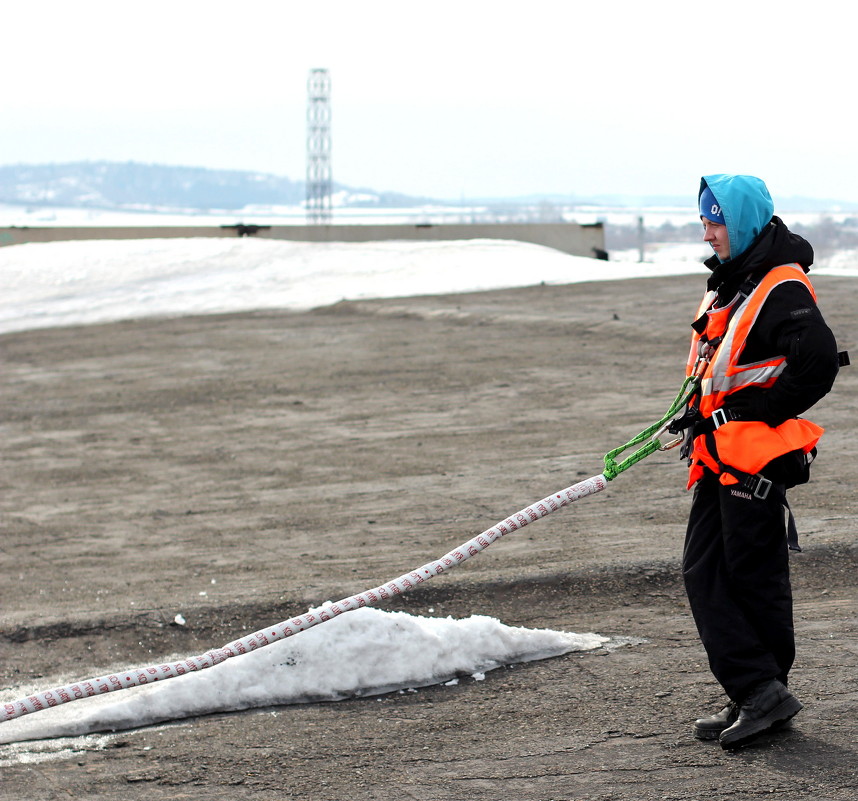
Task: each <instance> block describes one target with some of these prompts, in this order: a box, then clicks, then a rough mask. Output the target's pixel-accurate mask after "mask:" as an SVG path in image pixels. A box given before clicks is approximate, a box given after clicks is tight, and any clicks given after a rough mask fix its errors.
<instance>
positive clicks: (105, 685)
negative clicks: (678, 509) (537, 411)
mask: <svg viewBox="0 0 858 801" xmlns="http://www.w3.org/2000/svg"><path fill="white" fill-rule="evenodd" d="M607 486H608V480H607V479H606V478H605V476H604V475H597V476H593V477H592V478H588V479H586V480H584V481H579V482H578V483H577V484H573V485H572V486H571V487H567V488H566V489H564V490H561V491H560V492H556V493H554V494H552V495H548V496H547V497H545V498H543V499H542V500H541V501H537V502H536V503H534V504H531V505H530V506H528V507H526V508H524V509H522V510H521V511H520V512H516V513H515V514H514V515H512V516H510V517H508V518H506V520H502V521H501V522H499V523H497V524H495V525H494V526H492V527H491V528H490V529H487V530H486V531H484V532H483V533H482V534H478V535H477V536H476V537H474V538H473V539H470V540H468V541H467V542H465V543H463V544H462V545H460V546H459V547H458V548H455V549H454V550H452V551H450V552H449V553H447V554H445V555H444V556H442V557H441V558H440V559H436V560H435V561H434V562H428V563H427V564H425V565H423V566H422V567H418V568H417V569H416V570H412V571H411V572H409V573H404V574H403V575H401V576H399V578H395V579H393V580H392V581H388V582H387V583H385V584H382V585H380V586H378V587H374V588H373V589H371V590H365V591H364V592H362V593H359V594H358V595H352V596H351V597H349V598H344V599H343V600H341V601H337V602H336V603H334V604H330V605H326V606H324V607H317V608H315V609H311V610H310V611H309V612H307V613H306V614H304V615H300V616H298V617H294V618H291V619H289V620H285V621H283V622H282V623H278V624H277V625H274V626H271V627H269V628H265V629H260V630H259V631H257V632H254V633H253V634H250V635H248V636H247V637H242V638H241V639H240V640H235V641H234V642H231V643H229V644H228V645H225V646H224V647H223V648H218V649H215V650H212V651H208V652H206V653H205V654H202V655H201V656H194V657H190V658H188V659H183V660H182V661H180V662H173V663H167V664H161V665H150V666H149V667H144V668H134V669H132V670H125V671H122V672H120V673H112V674H110V675H108V676H100V677H98V678H93V679H87V680H86V681H80V682H77V683H75V684H70V685H64V686H61V687H55V688H54V689H53V690H48V691H46V692H42V693H36V694H35V695H29V696H27V697H26V698H21V699H19V700H17V701H12V702H10V703H4V704H3V710H2V717H0V721H6V720H12V719H13V718H18V717H21V716H23V715H28V714H30V713H31V712H38V711H39V710H41V709H46V708H48V707H51V706H59V705H60V704H65V703H68V702H69V701H75V700H77V699H79V698H88V697H91V696H94V695H101V694H102V693H109V692H113V691H114V690H124V689H127V688H129V687H138V686H140V685H143V684H151V683H153V682H157V681H165V680H166V679H172V678H175V677H176V676H182V675H184V674H185V673H192V672H194V671H198V670H205V669H206V668H210V667H212V666H214V665H217V664H218V663H220V662H223V661H224V660H225V659H229V658H231V657H233V656H239V655H240V654H245V653H247V652H249V651H255V650H256V649H257V648H263V647H264V646H266V645H271V643H274V642H277V641H278V640H282V639H284V638H286V637H291V636H292V635H293V634H297V633H298V632H299V631H305V630H306V629H309V628H312V627H313V626H315V625H318V624H319V623H323V622H324V621H326V620H330V619H331V618H332V617H336V616H337V615H341V614H342V613H343V612H349V611H351V610H353V609H358V608H360V607H362V606H373V605H375V604H377V603H379V601H384V600H387V599H388V598H392V597H393V596H394V595H401V594H402V593H404V592H408V590H412V589H414V587H416V586H417V585H418V584H422V583H423V582H424V581H427V580H429V579H430V578H432V577H433V576H437V575H438V574H439V573H443V572H444V571H445V570H448V569H450V568H452V567H455V566H456V565H459V564H461V563H462V562H464V561H465V560H466V559H469V558H470V557H472V556H474V555H475V554H477V553H479V552H480V551H482V550H485V549H486V548H488V547H489V545H491V544H492V543H493V542H496V541H497V540H499V539H500V538H501V537H503V536H504V534H509V533H511V532H513V531H517V530H518V529H520V528H524V526H526V525H527V524H528V523H532V522H533V521H535V520H539V519H540V518H542V517H545V516H546V515H549V514H551V512H555V511H557V510H558V509H560V508H561V507H563V506H567V505H568V504H570V503H572V502H574V501H577V500H579V499H580V498H584V497H586V496H588V495H593V494H595V493H597V492H601V491H602V490H603V489H605V487H607Z"/></svg>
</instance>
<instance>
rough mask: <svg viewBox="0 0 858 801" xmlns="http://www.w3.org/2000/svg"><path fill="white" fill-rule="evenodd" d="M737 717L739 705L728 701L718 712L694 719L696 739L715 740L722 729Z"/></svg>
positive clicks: (728, 726) (731, 723)
mask: <svg viewBox="0 0 858 801" xmlns="http://www.w3.org/2000/svg"><path fill="white" fill-rule="evenodd" d="M738 717H739V705H738V704H736V703H734V702H733V701H730V703H729V704H727V706H725V707H724V708H723V709H722V710H721V711H720V712H718V713H717V714H715V715H710V716H709V717H708V718H697V720H695V721H694V736H695V737H696V738H697V739H698V740H717V739H718V737H719V736H720V734H721V732H722V731H724V729H728V728H730V726H732V725H733V724H734V723H735V722H736V720H737V718H738Z"/></svg>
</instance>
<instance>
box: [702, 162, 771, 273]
mask: <svg viewBox="0 0 858 801" xmlns="http://www.w3.org/2000/svg"><path fill="white" fill-rule="evenodd" d="M697 197H698V206H699V210H700V219H701V221H702V222H703V241H704V242H708V243H709V245H710V246H711V247H712V250H714V251H715V254H716V255H717V256H718V258H719V259H720V260H721V261H722V262H724V261H727V260H729V259H733V258H736V256H738V255H739V254H741V253H744V251H745V250H747V249H748V247H749V246H750V245H751V243H752V242H753V241H754V239H755V238H756V237H757V236H758V235H759V233H760V231H762V230H763V229H764V228H765V227H766V225H768V223H769V222H770V221H771V219H772V214H773V213H774V204H773V203H772V199H771V196H770V195H769V190H768V189H767V188H766V185H765V183H764V182H763V181H761V180H760V179H759V178H755V177H754V176H752V175H705V176H704V177H703V178H702V179H701V181H700V191H699V193H698V196H697Z"/></svg>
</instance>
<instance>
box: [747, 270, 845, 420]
mask: <svg viewBox="0 0 858 801" xmlns="http://www.w3.org/2000/svg"><path fill="white" fill-rule="evenodd" d="M773 355H784V356H786V366H785V367H784V370H783V372H782V373H781V374H780V375H779V376H778V378H777V380H776V381H775V383H774V384H773V385H772V386H771V387H770V388H769V389H768V390H763V391H762V392H761V391H760V390H755V392H756V393H758V399H757V406H758V408H759V411H760V414H759V417H760V419H762V420H763V421H764V422H766V423H768V424H769V425H773V426H774V425H779V424H780V423H782V422H784V420H788V419H789V418H791V417H797V416H798V415H801V414H803V413H804V412H806V411H807V410H808V409H810V407H811V406H813V405H814V404H815V403H817V402H818V401H819V400H820V399H821V398H822V397H824V396H825V395H826V394H827V393H828V392H829V391H830V390H831V387H832V386H833V384H834V379H835V377H836V376H837V371H838V369H839V368H838V357H837V342H836V340H835V338H834V334H833V333H832V331H831V329H830V328H829V327H828V325H827V324H826V322H825V320H824V319H823V317H822V313H821V312H820V311H819V308H818V307H817V305H816V302H815V301H814V299H813V296H812V295H811V294H810V292H809V291H808V289H807V287H805V286H804V284H800V283H798V282H797V281H790V282H787V283H785V284H781V285H780V286H778V287H776V288H775V289H774V290H773V291H772V293H771V294H770V295H769V297H768V298H767V299H766V302H765V304H763V308H762V309H761V310H760V315H759V317H758V318H757V320H756V322H755V323H754V326H753V328H752V330H751V335H750V336H749V337H748V343H747V345H746V347H745V350H744V351H743V353H742V357H741V361H742V363H750V362H753V361H757V360H762V359H765V358H767V357H771V356H773ZM753 391H754V390H745V392H753ZM736 394H737V395H740V394H744V393H736Z"/></svg>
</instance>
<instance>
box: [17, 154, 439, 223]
mask: <svg viewBox="0 0 858 801" xmlns="http://www.w3.org/2000/svg"><path fill="white" fill-rule="evenodd" d="M334 189H335V192H336V194H337V203H338V204H339V205H343V206H350V207H355V206H370V207H371V206H384V207H385V208H391V207H404V206H415V205H420V204H424V203H427V202H431V201H429V200H428V199H426V198H414V197H408V196H406V195H400V194H397V193H393V192H376V191H374V190H369V189H351V188H349V187H345V186H341V185H335V187H334ZM304 197H305V185H304V182H303V181H293V180H291V179H289V178H283V177H280V176H276V175H268V174H265V173H258V172H242V171H239V170H209V169H204V168H202V167H170V166H164V165H158V164H138V163H136V162H124V163H117V162H108V161H93V162H89V161H87V162H74V163H69V164H17V165H11V166H0V203H11V204H23V205H29V206H64V207H81V208H99V209H125V210H138V211H143V210H146V211H149V210H173V211H174V210H190V211H234V210H239V209H243V208H245V207H246V206H297V205H299V204H300V203H301V202H303V200H304Z"/></svg>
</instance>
